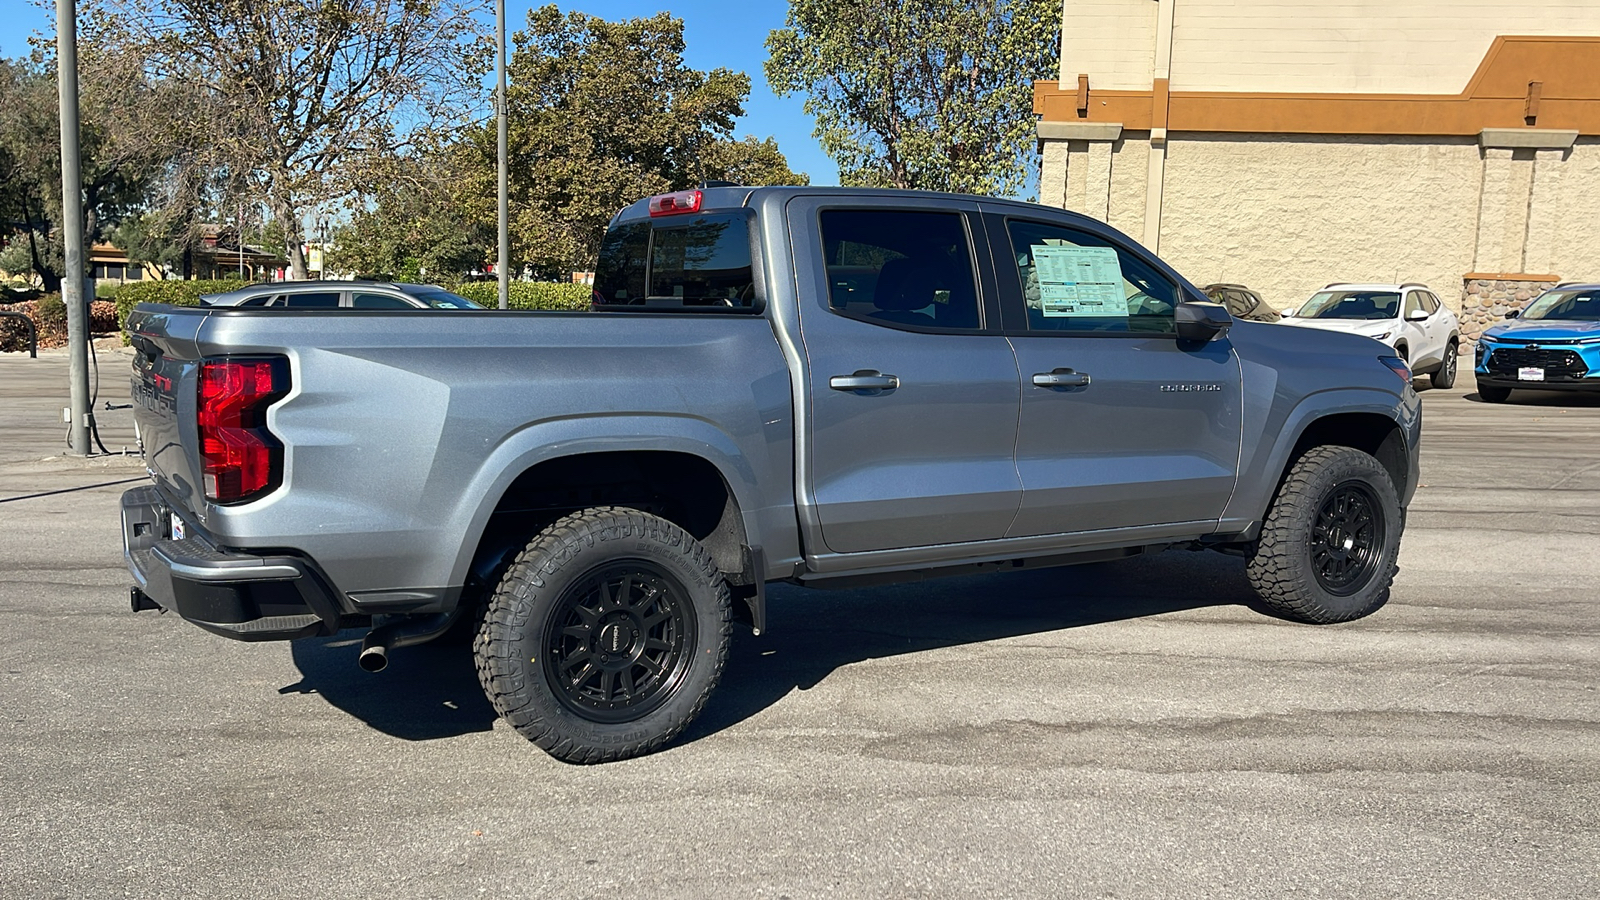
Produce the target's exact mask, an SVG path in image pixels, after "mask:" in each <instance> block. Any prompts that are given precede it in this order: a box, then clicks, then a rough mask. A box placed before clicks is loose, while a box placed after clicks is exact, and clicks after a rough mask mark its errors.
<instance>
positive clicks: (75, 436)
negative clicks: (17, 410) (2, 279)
mask: <svg viewBox="0 0 1600 900" xmlns="http://www.w3.org/2000/svg"><path fill="white" fill-rule="evenodd" d="M56 86H57V90H58V93H59V94H60V97H61V243H62V250H63V255H64V256H65V257H66V271H65V272H63V273H62V277H61V302H62V303H64V304H66V307H67V352H68V356H67V363H68V373H69V374H68V377H69V380H70V381H71V383H72V406H71V408H70V411H69V412H68V414H67V416H68V424H69V426H70V428H69V429H68V434H69V435H70V438H71V453H72V454H73V455H74V456H88V455H89V323H88V322H87V321H86V320H87V319H88V314H89V307H88V305H87V304H86V303H85V302H84V277H83V178H82V172H81V171H80V162H79V157H78V4H77V0H56Z"/></svg>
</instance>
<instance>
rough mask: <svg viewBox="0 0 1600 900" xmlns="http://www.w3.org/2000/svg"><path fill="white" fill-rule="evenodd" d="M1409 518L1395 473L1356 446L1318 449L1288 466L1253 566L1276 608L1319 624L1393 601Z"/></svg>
mask: <svg viewBox="0 0 1600 900" xmlns="http://www.w3.org/2000/svg"><path fill="white" fill-rule="evenodd" d="M1402 526H1403V518H1402V516H1401V513H1400V501H1399V499H1398V497H1397V495H1396V494H1395V489H1394V483H1393V482H1392V481H1390V479H1389V473H1388V472H1386V471H1385V470H1384V468H1383V466H1381V465H1379V464H1378V461H1377V460H1376V459H1374V458H1372V457H1371V456H1369V455H1368V454H1366V453H1363V452H1361V451H1360V450H1356V449H1353V448H1350V447H1317V448H1314V449H1312V450H1311V451H1309V452H1307V453H1306V454H1305V455H1304V456H1302V457H1300V459H1299V460H1297V461H1296V462H1295V464H1294V466H1293V467H1291V468H1290V469H1289V476H1288V477H1287V478H1285V479H1284V481H1283V485H1282V486H1281V487H1280V488H1279V489H1278V496H1277V497H1275V498H1273V501H1272V507H1271V508H1270V509H1269V510H1268V511H1267V518H1266V522H1265V523H1264V524H1263V526H1262V529H1261V538H1260V540H1258V541H1257V542H1256V546H1255V548H1254V552H1253V553H1252V554H1251V556H1250V560H1249V564H1248V566H1247V567H1246V572H1247V574H1248V576H1249V579H1250V585H1251V586H1252V587H1254V588H1255V590H1256V594H1257V595H1258V596H1260V598H1261V601H1262V602H1263V603H1265V604H1266V605H1267V606H1268V607H1269V608H1271V609H1272V610H1273V611H1274V612H1276V613H1278V614H1280V615H1283V616H1285V617H1287V618H1291V619H1296V620H1298V621H1301V622H1311V623H1314V624H1319V625H1323V624H1329V623H1332V622H1347V621H1349V620H1351V619H1359V618H1361V617H1362V616H1365V615H1368V614H1369V613H1371V612H1373V611H1374V610H1376V609H1377V608H1378V607H1380V606H1382V605H1383V604H1384V603H1386V602H1388V599H1389V586H1390V585H1391V584H1392V583H1393V582H1394V575H1395V572H1396V571H1397V566H1396V565H1395V560H1396V558H1397V557H1398V556H1399V553H1400V532H1401V528H1402Z"/></svg>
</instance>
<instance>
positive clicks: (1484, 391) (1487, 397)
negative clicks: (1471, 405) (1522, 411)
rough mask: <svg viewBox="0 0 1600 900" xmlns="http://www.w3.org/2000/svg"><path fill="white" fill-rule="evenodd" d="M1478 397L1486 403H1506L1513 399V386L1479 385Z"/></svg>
mask: <svg viewBox="0 0 1600 900" xmlns="http://www.w3.org/2000/svg"><path fill="white" fill-rule="evenodd" d="M1478 399H1479V400H1482V401H1483V402H1485V403H1504V402H1506V401H1507V400H1510V399H1511V388H1508V387H1494V386H1492V385H1487V384H1480V385H1478Z"/></svg>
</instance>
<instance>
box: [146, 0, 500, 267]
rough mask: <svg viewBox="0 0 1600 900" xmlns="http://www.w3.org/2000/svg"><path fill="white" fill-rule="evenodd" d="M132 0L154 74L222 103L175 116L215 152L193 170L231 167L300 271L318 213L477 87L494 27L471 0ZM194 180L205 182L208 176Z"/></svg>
mask: <svg viewBox="0 0 1600 900" xmlns="http://www.w3.org/2000/svg"><path fill="white" fill-rule="evenodd" d="M129 8H130V10H132V11H131V12H130V13H128V14H126V15H124V16H123V21H126V22H132V21H134V20H135V18H137V19H138V20H139V21H140V23H141V24H142V25H146V26H147V31H148V37H142V38H134V40H136V41H137V43H138V44H139V45H140V46H141V47H142V49H143V51H144V53H145V54H146V58H147V60H148V69H149V71H150V72H152V73H153V74H154V76H155V77H156V78H157V79H158V80H160V81H161V82H163V83H165V84H168V85H172V86H174V87H177V88H181V89H182V90H183V91H184V92H185V93H186V95H189V96H194V97H198V98H203V99H204V100H205V102H206V103H208V104H209V105H210V113H209V114H208V115H206V116H203V117H199V118H196V119H194V120H191V121H186V122H182V123H176V124H180V125H182V126H183V130H184V132H185V134H186V135H188V139H187V140H188V143H189V144H190V145H191V146H197V147H203V148H206V150H207V153H208V158H206V159H196V160H195V163H196V165H195V166H193V167H191V169H190V171H191V173H193V172H195V171H199V172H201V173H205V172H221V173H225V175H224V177H225V180H226V181H227V182H228V183H229V184H230V185H231V186H233V188H234V189H236V190H239V191H242V192H244V193H246V194H248V195H249V196H252V197H254V198H256V199H258V200H259V201H260V202H261V203H262V204H264V205H265V207H266V208H267V209H268V210H269V212H270V214H271V215H272V217H273V219H274V220H275V222H276V225H277V226H278V231H279V232H280V233H281V234H282V235H283V236H284V238H285V242H284V250H285V251H286V253H287V255H288V257H289V261H290V269H291V271H292V273H293V277H295V278H304V277H305V276H306V259H305V255H304V253H303V252H302V246H301V242H302V239H303V237H304V229H303V223H304V221H305V219H306V217H307V215H308V213H311V212H313V211H315V210H317V209H325V208H327V207H328V206H330V205H333V204H336V203H338V202H341V201H343V200H345V199H347V198H349V197H350V196H351V195H352V193H353V192H354V191H355V190H356V189H357V187H358V186H359V185H360V184H362V183H363V182H367V181H370V180H371V178H372V173H373V171H374V170H375V169H377V168H380V167H381V166H382V165H384V164H385V163H386V162H387V161H388V160H389V159H391V158H392V157H393V156H394V155H396V154H398V153H403V152H405V150H406V149H407V148H408V147H409V146H410V144H411V141H412V139H413V138H414V137H415V135H416V134H417V133H418V131H419V129H422V128H425V127H426V126H427V125H429V124H432V123H434V122H437V121H441V120H445V119H449V118H451V117H453V116H455V115H459V114H460V111H461V108H460V101H463V100H465V99H467V97H468V96H469V95H471V94H472V93H474V92H475V91H476V90H477V85H476V75H477V72H478V68H477V64H479V63H481V58H482V53H481V51H482V45H481V37H482V35H481V28H480V26H479V25H478V23H477V21H476V20H475V19H474V18H473V17H472V15H471V12H472V10H471V9H469V8H468V5H467V3H466V2H465V0H459V2H458V0H319V2H309V0H129ZM131 33H133V32H132V31H131V29H130V34H131ZM190 181H191V182H192V183H194V184H201V183H204V177H203V174H202V175H200V176H193V175H192V176H191V178H190ZM179 194H180V195H181V194H182V191H180V192H179ZM180 206H181V203H180Z"/></svg>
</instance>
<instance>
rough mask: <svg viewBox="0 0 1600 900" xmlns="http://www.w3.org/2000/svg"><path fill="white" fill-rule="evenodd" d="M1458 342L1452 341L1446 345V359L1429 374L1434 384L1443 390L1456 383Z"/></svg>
mask: <svg viewBox="0 0 1600 900" xmlns="http://www.w3.org/2000/svg"><path fill="white" fill-rule="evenodd" d="M1456 362H1457V351H1456V342H1455V341H1451V342H1450V343H1448V344H1446V345H1445V348H1444V360H1443V361H1441V362H1440V363H1439V368H1438V369H1437V370H1436V371H1435V372H1434V373H1433V374H1432V375H1430V376H1429V378H1430V379H1431V380H1432V382H1433V386H1434V387H1436V388H1440V389H1441V390H1443V389H1447V388H1452V387H1455V384H1456Z"/></svg>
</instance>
